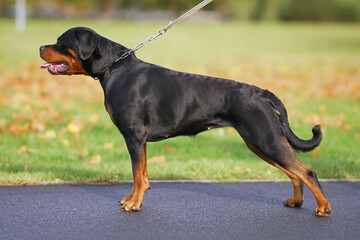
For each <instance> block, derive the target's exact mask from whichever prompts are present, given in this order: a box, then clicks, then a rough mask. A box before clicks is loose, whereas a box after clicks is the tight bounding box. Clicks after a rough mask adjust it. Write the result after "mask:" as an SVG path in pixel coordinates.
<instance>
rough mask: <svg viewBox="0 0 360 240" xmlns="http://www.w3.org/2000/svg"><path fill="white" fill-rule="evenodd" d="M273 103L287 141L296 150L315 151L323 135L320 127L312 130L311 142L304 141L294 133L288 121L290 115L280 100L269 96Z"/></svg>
mask: <svg viewBox="0 0 360 240" xmlns="http://www.w3.org/2000/svg"><path fill="white" fill-rule="evenodd" d="M268 97H269V98H270V100H271V101H272V103H273V105H274V107H275V108H276V110H277V111H278V113H279V114H278V115H279V118H280V122H281V124H282V129H283V132H284V135H285V137H286V139H287V140H288V142H289V144H290V146H291V147H292V148H293V149H294V150H296V151H301V152H308V151H311V150H314V149H315V148H316V147H317V146H319V144H320V142H321V139H322V133H321V127H320V125H316V126H314V127H313V128H312V133H313V137H312V138H311V139H309V140H303V139H301V138H299V137H298V136H296V134H295V133H294V132H293V131H292V129H291V128H290V125H289V121H288V115H287V112H286V109H285V107H284V105H283V104H282V102H281V101H280V99H278V98H277V97H276V96H275V95H274V94H271V96H268Z"/></svg>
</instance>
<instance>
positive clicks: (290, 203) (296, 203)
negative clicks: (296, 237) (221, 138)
mask: <svg viewBox="0 0 360 240" xmlns="http://www.w3.org/2000/svg"><path fill="white" fill-rule="evenodd" d="M242 138H243V139H244V141H245V144H246V146H247V147H248V148H249V149H250V150H251V151H252V152H253V153H255V154H256V155H257V156H259V157H260V158H262V159H263V160H264V161H266V162H267V163H269V164H271V165H273V166H274V167H277V168H279V169H280V170H282V171H283V172H284V173H285V174H286V175H287V176H288V177H289V178H290V179H291V182H292V183H293V185H294V197H293V198H289V199H288V200H286V201H285V202H284V205H285V206H286V207H301V205H302V203H303V201H304V193H303V186H304V184H303V182H302V181H301V180H300V178H299V177H298V176H296V175H295V174H293V173H292V172H289V171H288V170H286V169H285V168H283V167H281V166H280V165H279V164H277V163H276V162H274V161H273V160H271V159H270V158H268V157H266V156H265V155H264V154H262V153H261V152H260V151H259V149H257V148H256V147H255V146H254V145H252V144H251V143H250V142H249V141H248V140H246V138H245V137H243V136H242Z"/></svg>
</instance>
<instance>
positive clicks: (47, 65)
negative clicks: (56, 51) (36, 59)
mask: <svg viewBox="0 0 360 240" xmlns="http://www.w3.org/2000/svg"><path fill="white" fill-rule="evenodd" d="M50 66H51V64H50V63H44V64H43V65H41V66H40V68H48V67H50Z"/></svg>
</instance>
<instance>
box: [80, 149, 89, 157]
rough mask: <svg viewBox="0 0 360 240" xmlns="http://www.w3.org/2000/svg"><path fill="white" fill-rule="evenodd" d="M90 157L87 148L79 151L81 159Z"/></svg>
mask: <svg viewBox="0 0 360 240" xmlns="http://www.w3.org/2000/svg"><path fill="white" fill-rule="evenodd" d="M88 155H89V151H88V150H87V148H83V149H81V150H80V151H79V156H80V157H81V158H85V157H87V156H88Z"/></svg>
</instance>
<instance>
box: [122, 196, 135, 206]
mask: <svg viewBox="0 0 360 240" xmlns="http://www.w3.org/2000/svg"><path fill="white" fill-rule="evenodd" d="M131 198H132V196H130V195H129V196H125V197H123V198H122V199H121V200H120V202H119V203H120V204H121V205H124V204H125V203H126V202H127V201H130V199H131Z"/></svg>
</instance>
